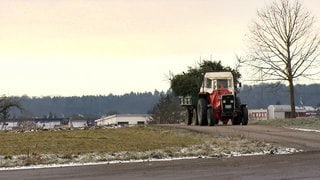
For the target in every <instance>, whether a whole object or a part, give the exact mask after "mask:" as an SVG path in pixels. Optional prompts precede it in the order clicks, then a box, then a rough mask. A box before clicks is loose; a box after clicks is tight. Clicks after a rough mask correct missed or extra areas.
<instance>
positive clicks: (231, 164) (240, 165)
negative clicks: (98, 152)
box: [0, 125, 320, 180]
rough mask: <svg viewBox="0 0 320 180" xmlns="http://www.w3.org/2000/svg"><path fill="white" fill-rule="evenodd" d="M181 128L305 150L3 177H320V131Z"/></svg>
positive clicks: (24, 172)
mask: <svg viewBox="0 0 320 180" xmlns="http://www.w3.org/2000/svg"><path fill="white" fill-rule="evenodd" d="M179 128H188V129H191V130H194V131H199V132H205V133H210V134H215V135H234V136H245V137H247V138H254V139H260V140H266V141H271V142H279V143H282V144H285V145H289V146H290V147H295V148H298V149H303V150H304V151H305V152H302V153H296V154H291V155H264V156H248V157H233V158H212V159H194V160H179V161H167V162H145V163H131V164H110V165H96V166H82V167H67V168H51V169H36V170H17V171H0V179H130V180H134V179H177V180H179V179H320V151H319V150H320V133H314V132H300V131H295V130H290V129H284V128H274V127H268V126H253V125H249V126H217V127H190V126H179Z"/></svg>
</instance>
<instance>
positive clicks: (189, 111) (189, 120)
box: [186, 108, 193, 125]
mask: <svg viewBox="0 0 320 180" xmlns="http://www.w3.org/2000/svg"><path fill="white" fill-rule="evenodd" d="M192 117H193V108H187V119H186V124H187V125H191V123H192Z"/></svg>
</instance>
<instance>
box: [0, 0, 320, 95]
mask: <svg viewBox="0 0 320 180" xmlns="http://www.w3.org/2000/svg"><path fill="white" fill-rule="evenodd" d="M266 2H269V1H268V0H241V1H240V0H223V1H221V0H54V1H53V0H15V1H13V0H0V24H1V25H0V26H1V27H0V66H1V74H2V78H1V80H0V94H5V95H19V96H21V95H28V96H48V95H49V96H82V95H108V94H110V93H112V94H119V95H120V94H124V93H129V92H131V91H133V92H144V91H151V92H153V91H154V90H155V89H157V90H159V91H161V90H164V91H166V90H167V89H169V87H170V83H169V80H168V75H169V72H170V71H171V72H173V73H174V74H178V73H181V72H182V71H185V70H187V67H188V66H194V65H195V64H197V62H198V61H199V59H200V57H202V58H204V59H210V57H212V59H213V60H221V61H222V64H223V65H227V66H231V67H234V66H235V62H236V58H235V55H236V54H241V52H243V50H244V48H246V46H245V43H246V42H245V39H246V38H245V34H246V33H248V27H249V25H250V23H252V21H253V20H255V18H256V12H257V10H259V9H261V8H263V7H264V6H265V4H266ZM301 2H302V3H303V5H304V7H305V8H307V9H308V10H310V11H311V12H312V14H313V15H314V16H316V17H317V18H319V17H320V12H319V9H318V8H319V7H320V1H319V0H303V1H301ZM241 73H242V74H245V72H241Z"/></svg>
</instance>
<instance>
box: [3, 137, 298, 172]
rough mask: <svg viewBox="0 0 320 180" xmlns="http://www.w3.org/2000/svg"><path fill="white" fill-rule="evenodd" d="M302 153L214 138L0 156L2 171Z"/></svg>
mask: <svg viewBox="0 0 320 180" xmlns="http://www.w3.org/2000/svg"><path fill="white" fill-rule="evenodd" d="M294 152H299V150H296V149H293V148H285V147H281V146H277V145H274V144H270V143H263V142H261V141H249V140H246V139H244V138H243V139H241V138H240V139H239V138H237V139H235V138H221V139H219V138H215V139H211V140H208V141H206V142H205V143H204V144H201V145H194V146H190V147H172V148H166V149H159V150H150V151H145V152H114V153H86V154H69V155H59V154H29V155H19V156H0V170H14V169H34V168H50V167H64V166H80V165H94V164H110V163H128V162H143V161H161V160H176V159H192V158H222V157H233V156H248V155H264V154H289V153H294Z"/></svg>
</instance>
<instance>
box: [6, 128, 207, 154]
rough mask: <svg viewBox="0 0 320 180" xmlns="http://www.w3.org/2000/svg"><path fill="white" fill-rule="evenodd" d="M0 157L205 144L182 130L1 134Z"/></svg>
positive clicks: (149, 129)
mask: <svg viewBox="0 0 320 180" xmlns="http://www.w3.org/2000/svg"><path fill="white" fill-rule="evenodd" d="M0 136H1V141H0V147H1V148H0V155H8V156H11V155H21V154H32V153H34V154H82V153H91V152H119V151H148V150H153V149H162V148H166V147H186V146H190V145H194V144H201V143H202V141H201V140H200V139H198V138H196V136H192V135H191V134H190V133H186V132H183V131H182V130H179V131H173V130H170V129H167V128H160V127H157V128H155V127H144V126H137V127H132V128H117V129H96V130H72V131H39V132H24V133H17V132H1V133H0Z"/></svg>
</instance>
